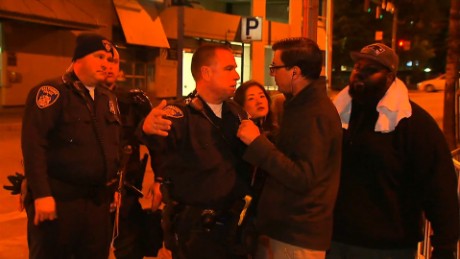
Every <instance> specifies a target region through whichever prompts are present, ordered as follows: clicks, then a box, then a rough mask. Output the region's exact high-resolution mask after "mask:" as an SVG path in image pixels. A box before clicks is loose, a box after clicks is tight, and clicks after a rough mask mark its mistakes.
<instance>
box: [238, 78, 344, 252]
mask: <svg viewBox="0 0 460 259" xmlns="http://www.w3.org/2000/svg"><path fill="white" fill-rule="evenodd" d="M279 130H280V131H279V135H278V137H277V138H276V140H275V144H272V143H271V142H270V141H269V140H268V139H267V138H266V137H265V136H263V135H261V136H259V137H258V138H256V139H255V140H254V141H253V143H251V145H249V147H248V149H247V151H246V153H245V155H244V159H246V160H247V161H248V162H250V163H251V164H253V165H256V166H260V167H261V168H262V169H263V170H265V171H266V172H267V174H268V175H267V179H266V182H265V186H264V188H263V191H262V194H261V197H260V202H259V206H258V220H257V226H258V228H259V231H260V232H261V234H265V235H268V236H269V237H271V238H273V239H276V240H279V241H282V242H285V243H288V244H292V245H295V246H300V247H304V248H309V249H315V250H326V249H328V248H329V246H330V241H331V235H332V211H333V207H334V202H335V199H336V194H337V189H338V185H339V172H340V159H341V153H340V152H341V144H342V132H341V124H340V118H339V116H338V114H337V110H336V109H335V107H334V105H333V104H332V102H331V101H330V99H329V97H328V96H327V94H326V85H325V83H324V80H321V79H319V80H316V81H314V82H313V83H312V84H310V85H308V86H307V87H305V88H304V89H303V90H302V91H301V92H300V93H299V94H298V95H296V96H295V97H293V98H287V100H286V101H285V104H284V113H283V120H282V121H281V124H280V129H279Z"/></svg>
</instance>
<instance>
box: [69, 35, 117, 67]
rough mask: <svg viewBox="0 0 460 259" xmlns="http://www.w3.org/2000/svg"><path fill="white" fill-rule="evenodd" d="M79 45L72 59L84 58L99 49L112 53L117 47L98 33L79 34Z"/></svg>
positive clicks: (77, 41)
mask: <svg viewBox="0 0 460 259" xmlns="http://www.w3.org/2000/svg"><path fill="white" fill-rule="evenodd" d="M76 43H77V46H76V47H75V51H74V54H73V58H72V61H75V60H77V59H79V58H82V57H84V56H86V55H88V54H90V53H93V52H95V51H98V50H105V51H107V52H110V53H112V55H113V49H114V48H115V47H114V46H113V44H112V42H110V41H109V40H108V39H107V38H105V37H103V36H101V35H99V34H96V33H82V34H79V35H78V36H77V40H76Z"/></svg>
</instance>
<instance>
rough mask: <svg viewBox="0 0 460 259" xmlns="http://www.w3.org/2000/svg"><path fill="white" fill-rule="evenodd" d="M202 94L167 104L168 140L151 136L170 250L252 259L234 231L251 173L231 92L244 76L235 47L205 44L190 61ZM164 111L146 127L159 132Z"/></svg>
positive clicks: (187, 255)
mask: <svg viewBox="0 0 460 259" xmlns="http://www.w3.org/2000/svg"><path fill="white" fill-rule="evenodd" d="M191 69H192V75H193V77H194V79H195V81H196V93H194V94H192V96H190V97H189V98H187V99H186V100H181V101H178V102H175V103H174V104H171V105H167V106H166V107H164V108H163V110H162V111H163V112H164V114H165V116H166V117H167V119H170V120H171V121H172V125H171V130H170V131H169V132H168V133H167V134H168V136H167V137H162V136H157V135H148V136H146V141H147V144H148V146H149V149H150V150H151V152H153V153H152V161H153V162H152V167H153V169H154V171H155V173H156V180H157V181H162V182H163V184H162V186H163V189H162V191H163V192H164V193H163V197H164V199H165V202H166V207H165V209H164V213H163V214H164V215H163V221H164V229H165V243H166V247H167V248H169V249H170V250H172V253H173V258H203V259H206V258H209V259H211V258H246V253H245V252H244V251H238V250H237V246H236V245H235V244H236V243H238V242H237V240H236V239H237V238H236V232H237V231H238V229H237V223H238V221H239V216H240V215H241V211H242V210H243V207H244V205H245V204H244V200H243V198H244V197H245V195H246V194H247V193H248V192H249V183H250V180H249V177H250V172H248V170H247V168H248V167H247V166H248V165H247V164H246V163H244V162H243V160H242V159H241V157H242V152H243V151H244V144H243V143H242V142H241V141H240V140H239V139H238V138H237V137H236V131H237V129H238V125H239V124H240V120H241V119H242V118H243V117H244V116H245V113H244V112H242V110H241V108H240V107H239V106H238V105H237V104H235V103H234V102H232V101H229V98H230V97H232V96H233V94H234V92H235V89H236V82H237V80H238V79H239V75H238V73H237V71H236V62H235V58H234V56H233V54H232V51H231V49H229V48H227V47H225V46H220V45H203V46H201V47H199V48H198V49H197V50H196V51H195V53H194V55H193V58H192V65H191ZM158 115H159V114H158V112H157V111H155V109H154V110H152V112H151V113H150V114H149V115H148V116H147V117H146V119H145V121H144V124H143V132H144V133H145V134H154V133H156V132H157V131H156V130H157V129H156V128H155V125H156V120H155V118H156V117H157V116H158Z"/></svg>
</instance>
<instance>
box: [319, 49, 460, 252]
mask: <svg viewBox="0 0 460 259" xmlns="http://www.w3.org/2000/svg"><path fill="white" fill-rule="evenodd" d="M351 57H352V59H353V60H354V61H355V65H354V67H353V71H352V73H351V76H350V84H349V86H347V87H346V88H345V89H343V91H341V92H340V93H339V94H338V95H337V96H336V99H335V100H334V104H335V105H336V107H337V110H338V111H339V114H340V118H341V121H342V127H343V135H344V136H343V150H342V154H343V156H342V170H341V179H340V188H339V194H338V196H337V197H338V198H337V202H336V207H335V211H334V232H333V239H332V246H331V249H330V251H329V252H328V255H327V258H328V259H342V258H343V259H344V258H354V259H367V258H373V259H384V258H394V259H413V258H415V255H416V249H417V243H418V242H419V241H421V240H422V238H423V215H425V216H426V218H427V219H428V220H429V221H430V222H431V225H432V228H433V235H432V236H431V243H432V245H433V247H434V250H433V255H432V258H438V259H439V258H454V251H455V250H456V244H457V241H458V235H459V233H458V232H459V208H458V199H457V191H456V186H457V180H456V176H455V170H454V166H453V163H452V158H451V155H450V152H449V149H448V146H447V144H446V141H445V139H444V136H443V133H442V132H441V130H440V129H439V128H438V126H437V124H436V122H435V121H434V120H433V118H432V117H431V116H430V115H429V114H428V113H427V112H426V111H424V110H423V109H422V108H421V107H420V106H418V105H417V104H415V103H413V102H411V101H410V100H409V96H408V91H407V88H406V86H405V85H404V83H402V82H401V81H400V80H399V79H397V78H396V72H397V69H398V61H399V58H398V56H397V55H396V53H395V52H394V50H392V49H391V48H389V47H387V46H386V45H384V44H381V43H376V44H371V45H368V46H366V47H364V48H363V49H361V51H360V52H352V53H351Z"/></svg>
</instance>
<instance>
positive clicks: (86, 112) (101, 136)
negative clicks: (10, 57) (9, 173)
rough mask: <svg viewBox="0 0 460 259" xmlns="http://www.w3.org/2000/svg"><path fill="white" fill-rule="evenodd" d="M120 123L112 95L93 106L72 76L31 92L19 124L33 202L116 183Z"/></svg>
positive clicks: (105, 93)
mask: <svg viewBox="0 0 460 259" xmlns="http://www.w3.org/2000/svg"><path fill="white" fill-rule="evenodd" d="M119 129H120V118H119V114H118V107H117V103H116V98H115V97H114V95H113V94H112V93H111V92H110V91H109V90H108V89H106V88H104V87H96V89H95V101H93V100H92V99H91V97H90V95H89V91H88V90H87V89H86V88H85V87H84V86H83V84H82V83H81V82H80V81H78V79H77V78H76V76H75V75H74V74H66V75H64V76H63V77H62V78H58V79H55V80H52V81H48V82H44V83H42V84H40V85H38V86H36V87H34V88H33V89H32V90H31V91H30V93H29V96H28V98H27V103H26V109H25V113H24V118H23V123H22V138H21V142H22V153H23V156H24V170H25V175H26V177H27V179H28V185H29V188H30V190H31V195H32V197H31V198H33V199H36V198H41V197H45V196H53V197H54V198H55V199H58V200H59V199H73V198H77V197H85V196H91V195H94V191H97V190H98V189H101V190H102V189H105V188H106V184H107V182H109V181H110V180H112V179H114V178H115V177H116V172H117V167H118V147H119Z"/></svg>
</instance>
